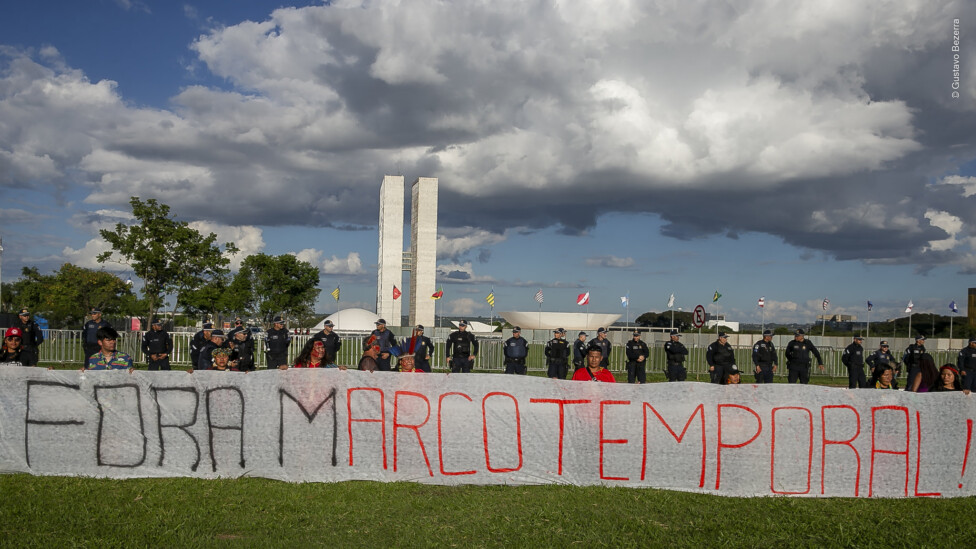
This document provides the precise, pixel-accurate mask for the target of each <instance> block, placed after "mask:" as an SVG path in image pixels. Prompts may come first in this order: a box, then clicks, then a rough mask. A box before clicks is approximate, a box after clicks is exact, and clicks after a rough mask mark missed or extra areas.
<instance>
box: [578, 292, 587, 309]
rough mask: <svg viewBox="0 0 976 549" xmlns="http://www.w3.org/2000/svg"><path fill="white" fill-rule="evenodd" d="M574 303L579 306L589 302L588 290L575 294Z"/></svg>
mask: <svg viewBox="0 0 976 549" xmlns="http://www.w3.org/2000/svg"><path fill="white" fill-rule="evenodd" d="M576 304H577V305H579V306H583V305H589V304H590V292H586V293H585V294H580V295H578V296H576Z"/></svg>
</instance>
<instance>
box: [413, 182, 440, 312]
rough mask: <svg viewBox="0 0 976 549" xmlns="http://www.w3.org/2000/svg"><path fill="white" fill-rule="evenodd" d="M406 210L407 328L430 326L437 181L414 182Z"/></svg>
mask: <svg viewBox="0 0 976 549" xmlns="http://www.w3.org/2000/svg"><path fill="white" fill-rule="evenodd" d="M410 202H411V207H410V210H411V212H410V259H411V260H412V269H411V271H410V325H411V326H416V325H417V324H425V325H427V326H431V327H432V326H433V325H434V304H435V302H434V300H433V299H431V298H430V295H431V294H433V293H434V292H435V291H436V289H435V288H434V284H435V279H436V275H437V178H436V177H421V178H418V179H417V181H415V182H414V184H413V188H412V195H411V199H410Z"/></svg>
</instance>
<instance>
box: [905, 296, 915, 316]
mask: <svg viewBox="0 0 976 549" xmlns="http://www.w3.org/2000/svg"><path fill="white" fill-rule="evenodd" d="M914 306H915V304H914V303H912V300H911V299H909V300H908V307H905V312H906V313H910V312H912V307H914Z"/></svg>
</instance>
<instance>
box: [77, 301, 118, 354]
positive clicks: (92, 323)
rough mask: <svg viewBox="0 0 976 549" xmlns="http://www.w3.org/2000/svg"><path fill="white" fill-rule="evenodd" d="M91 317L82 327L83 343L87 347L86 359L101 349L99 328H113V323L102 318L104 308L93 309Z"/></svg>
mask: <svg viewBox="0 0 976 549" xmlns="http://www.w3.org/2000/svg"><path fill="white" fill-rule="evenodd" d="M90 314H91V319H90V320H88V322H85V325H84V327H82V329H81V345H82V347H84V349H85V360H86V361H87V360H88V357H90V356H92V355H93V354H95V353H97V352H98V351H100V350H101V346H99V345H98V329H99V328H111V327H112V325H111V324H109V323H108V322H106V321H104V320H102V310H101V309H98V308H95V309H92V310H91V313H90Z"/></svg>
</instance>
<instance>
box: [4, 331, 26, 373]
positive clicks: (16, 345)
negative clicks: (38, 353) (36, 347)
mask: <svg viewBox="0 0 976 549" xmlns="http://www.w3.org/2000/svg"><path fill="white" fill-rule="evenodd" d="M23 335H24V332H23V331H22V330H21V329H20V328H17V327H13V328H7V332H6V333H5V334H4V336H3V347H2V348H0V362H19V363H21V364H22V365H23V366H30V365H31V364H30V357H29V356H25V355H24V346H23V341H24V337H23Z"/></svg>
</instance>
